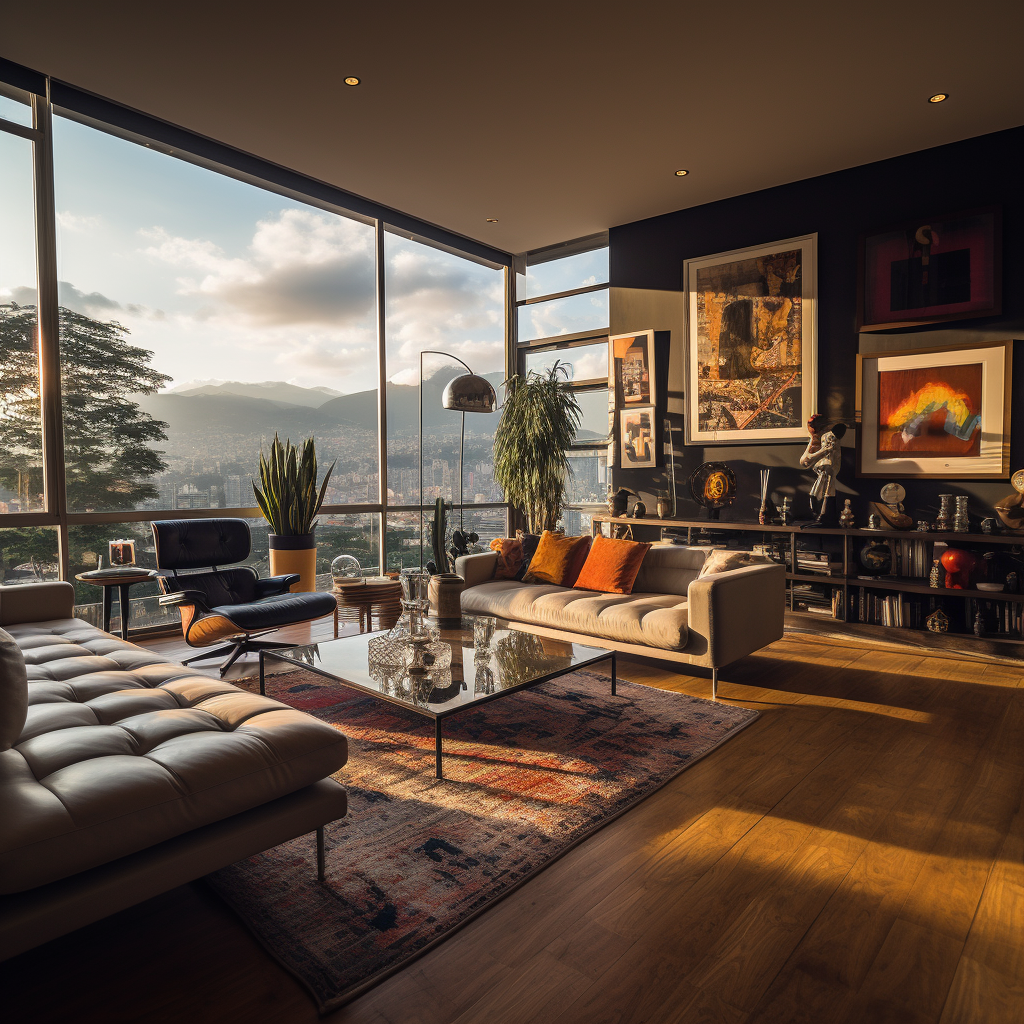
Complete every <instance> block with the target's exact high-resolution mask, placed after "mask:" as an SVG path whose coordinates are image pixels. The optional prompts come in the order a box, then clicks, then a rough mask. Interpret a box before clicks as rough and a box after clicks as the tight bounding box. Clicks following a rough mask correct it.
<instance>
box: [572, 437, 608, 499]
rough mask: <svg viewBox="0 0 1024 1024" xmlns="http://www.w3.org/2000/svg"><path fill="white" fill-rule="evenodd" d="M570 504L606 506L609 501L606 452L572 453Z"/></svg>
mask: <svg viewBox="0 0 1024 1024" xmlns="http://www.w3.org/2000/svg"><path fill="white" fill-rule="evenodd" d="M569 468H570V470H571V471H572V472H571V474H570V477H569V486H568V489H567V490H566V495H565V500H566V502H567V503H569V504H573V505H579V504H597V503H600V504H604V503H605V502H606V501H607V500H608V454H607V452H606V451H603V450H602V451H593V452H570V453H569Z"/></svg>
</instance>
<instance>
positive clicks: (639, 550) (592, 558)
mask: <svg viewBox="0 0 1024 1024" xmlns="http://www.w3.org/2000/svg"><path fill="white" fill-rule="evenodd" d="M650 547H651V545H650V544H642V543H639V542H638V541H634V540H612V539H610V538H609V537H595V538H594V543H593V545H591V548H590V554H589V555H587V560H586V562H585V563H584V565H583V571H582V572H581V573H580V576H579V579H578V580H576V588H577V589H578V590H600V591H601V592H602V593H604V594H631V593H632V592H633V584H634V582H635V581H636V576H637V573H638V572H639V571H640V564H641V562H643V560H644V555H646V554H647V552H648V551H649V550H650Z"/></svg>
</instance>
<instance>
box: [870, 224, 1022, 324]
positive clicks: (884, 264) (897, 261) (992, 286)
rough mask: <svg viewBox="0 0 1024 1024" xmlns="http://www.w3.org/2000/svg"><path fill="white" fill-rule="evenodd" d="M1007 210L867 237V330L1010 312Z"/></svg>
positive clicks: (903, 228)
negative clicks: (1005, 305)
mask: <svg viewBox="0 0 1024 1024" xmlns="http://www.w3.org/2000/svg"><path fill="white" fill-rule="evenodd" d="M1001 220H1002V218H1001V211H1000V210H999V208H998V207H994V206H991V207H986V208H985V209H981V210H968V211H966V212H964V213H956V214H947V215H946V216H943V217H932V218H930V219H929V218H922V219H920V220H916V221H909V222H908V223H906V224H901V225H899V226H898V227H894V228H891V229H889V230H888V231H878V232H875V233H874V234H871V235H864V236H863V237H862V238H861V241H860V249H861V252H860V289H859V291H860V301H859V303H858V310H857V329H858V330H859V331H884V330H889V329H891V328H893V327H912V326H914V325H916V324H928V323H936V322H938V321H942V320H964V319H967V318H969V317H980V316H995V315H997V314H998V313H1000V312H1001V311H1002V266H1001V256H1002V238H1001Z"/></svg>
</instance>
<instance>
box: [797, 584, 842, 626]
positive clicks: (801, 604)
mask: <svg viewBox="0 0 1024 1024" xmlns="http://www.w3.org/2000/svg"><path fill="white" fill-rule="evenodd" d="M841 593H842V591H840V594H841ZM793 608H794V610H795V611H798V612H810V613H811V614H812V615H828V616H833V617H836V618H838V617H839V616H837V615H836V604H835V599H834V595H832V594H829V593H825V592H823V591H821V590H818V589H817V588H816V586H815V584H813V583H794V584H793ZM840 614H841V612H840Z"/></svg>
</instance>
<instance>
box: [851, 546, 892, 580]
mask: <svg viewBox="0 0 1024 1024" xmlns="http://www.w3.org/2000/svg"><path fill="white" fill-rule="evenodd" d="M857 557H858V558H859V560H860V564H861V566H862V567H863V569H864V571H865V572H866V573H867V574H868V575H869V576H888V575H889V573H891V572H892V548H891V547H889V542H888V541H887V540H882V538H881V537H878V538H876V539H875V540H869V541H868V542H867V543H866V544H865V545H864V547H862V548H861V549H860V554H859V555H858V556H857Z"/></svg>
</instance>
